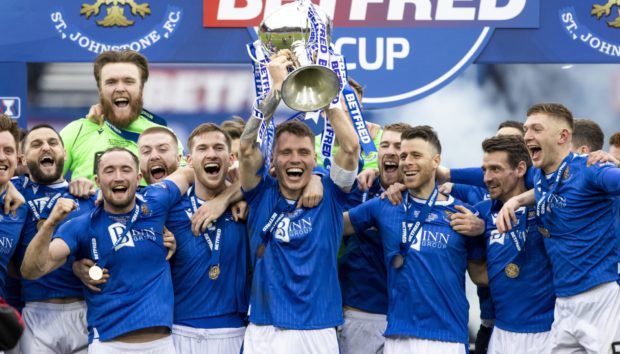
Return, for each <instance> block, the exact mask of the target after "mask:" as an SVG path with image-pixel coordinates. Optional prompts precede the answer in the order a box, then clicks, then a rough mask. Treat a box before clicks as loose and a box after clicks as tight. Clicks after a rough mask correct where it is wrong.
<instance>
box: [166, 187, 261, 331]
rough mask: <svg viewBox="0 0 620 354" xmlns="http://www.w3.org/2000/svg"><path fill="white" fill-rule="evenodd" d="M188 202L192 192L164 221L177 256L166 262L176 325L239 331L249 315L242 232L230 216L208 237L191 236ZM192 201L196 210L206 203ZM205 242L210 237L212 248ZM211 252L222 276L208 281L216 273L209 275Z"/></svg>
mask: <svg viewBox="0 0 620 354" xmlns="http://www.w3.org/2000/svg"><path fill="white" fill-rule="evenodd" d="M192 197H194V196H193V195H192V191H191V189H190V191H188V192H187V193H186V194H185V195H184V196H183V199H181V201H180V202H179V203H177V204H175V205H174V206H173V207H172V209H170V213H169V214H168V220H167V221H166V226H167V227H168V230H170V231H171V232H172V233H173V234H174V236H175V238H176V242H177V250H176V253H175V255H174V257H173V258H172V260H171V262H170V266H171V269H172V285H173V287H174V323H175V324H179V325H184V326H189V327H194V328H232V327H241V326H243V318H245V315H246V313H247V309H248V298H249V289H248V287H249V284H250V282H249V279H248V274H249V272H248V264H249V259H248V258H249V246H248V240H247V232H246V227H245V225H244V224H241V223H237V222H235V221H234V220H233V219H232V214H231V212H230V211H226V213H224V214H223V215H222V216H220V217H219V219H217V221H216V222H214V225H213V226H212V227H210V228H209V229H208V230H207V234H206V235H200V236H194V235H193V234H192V230H191V225H192V223H191V218H192V216H193V214H194V210H193V207H192V203H191V200H190V198H192ZM196 201H197V202H196V207H200V205H202V204H203V203H204V202H203V201H202V200H199V199H197V198H196ZM207 204H208V202H207ZM218 230H219V232H220V236H219V240H218V236H217V233H218ZM205 237H210V243H209V242H208V241H207V239H206V238H205ZM217 242H219V245H217V244H216V243H217ZM211 247H213V248H217V250H216V251H215V252H219V260H218V261H217V264H219V269H220V273H219V274H218V276H217V277H216V278H215V279H212V276H213V275H214V273H210V270H211V267H212V266H213V265H212V264H211V262H210V261H211V257H212V255H213V252H214V251H213V250H212V249H211ZM214 263H215V261H214Z"/></svg>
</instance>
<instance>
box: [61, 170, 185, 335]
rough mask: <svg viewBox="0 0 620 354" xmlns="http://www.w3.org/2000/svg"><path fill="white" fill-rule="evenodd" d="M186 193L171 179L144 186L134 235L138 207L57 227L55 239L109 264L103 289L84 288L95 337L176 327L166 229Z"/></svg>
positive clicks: (81, 255)
mask: <svg viewBox="0 0 620 354" xmlns="http://www.w3.org/2000/svg"><path fill="white" fill-rule="evenodd" d="M180 198H181V195H180V193H179V189H178V188H177V186H176V185H175V184H174V183H172V182H170V181H167V180H164V181H163V182H160V183H156V184H153V185H151V186H148V187H146V188H145V189H143V191H142V195H138V207H139V212H138V217H137V220H136V221H135V223H133V226H132V227H131V232H130V233H131V237H128V234H127V232H126V230H125V225H126V224H127V223H128V222H130V219H131V218H132V217H133V213H134V211H131V212H129V213H126V214H110V213H107V212H106V211H105V210H103V208H101V207H99V208H97V209H95V210H93V211H92V212H91V213H89V214H86V215H81V216H79V217H77V218H73V219H71V220H70V221H68V222H66V223H65V224H63V225H62V226H61V227H60V228H58V229H57V231H56V233H55V236H54V238H60V239H62V240H63V241H64V242H65V243H66V244H67V245H68V246H69V249H70V250H71V254H75V255H77V256H78V257H79V258H90V259H92V260H95V261H96V262H97V263H98V264H102V263H104V264H105V268H107V269H108V272H109V274H110V278H109V279H108V281H107V282H106V283H105V284H103V285H101V286H100V288H101V292H93V291H90V290H88V289H86V288H84V289H85V290H84V294H85V297H86V305H87V306H88V312H87V321H88V330H89V340H90V341H92V340H93V338H99V339H100V340H101V341H107V340H111V339H114V338H116V337H118V336H120V335H123V334H125V333H128V332H131V331H135V330H138V329H143V328H149V327H156V326H165V327H171V326H172V311H173V305H174V295H173V290H172V279H171V276H170V266H169V264H168V262H167V261H166V255H167V253H168V249H166V247H164V244H163V234H162V233H163V228H164V223H165V221H166V217H167V215H168V209H169V208H170V206H172V205H174V204H176V203H178V201H179V200H180ZM113 247H114V248H113Z"/></svg>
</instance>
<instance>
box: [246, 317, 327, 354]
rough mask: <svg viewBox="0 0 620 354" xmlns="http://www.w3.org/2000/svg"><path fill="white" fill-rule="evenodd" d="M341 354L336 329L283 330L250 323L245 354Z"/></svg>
mask: <svg viewBox="0 0 620 354" xmlns="http://www.w3.org/2000/svg"><path fill="white" fill-rule="evenodd" d="M290 353H295V354H339V351H338V339H337V338H336V329H334V328H324V329H314V330H295V329H281V328H276V327H274V326H259V325H255V324H253V323H250V325H249V326H248V328H247V329H246V331H245V339H244V341H243V354H290Z"/></svg>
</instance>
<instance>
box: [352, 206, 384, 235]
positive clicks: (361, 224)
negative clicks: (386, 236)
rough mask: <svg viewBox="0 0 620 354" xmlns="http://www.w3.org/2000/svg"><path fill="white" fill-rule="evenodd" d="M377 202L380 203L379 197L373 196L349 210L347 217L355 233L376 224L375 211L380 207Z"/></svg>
mask: <svg viewBox="0 0 620 354" xmlns="http://www.w3.org/2000/svg"><path fill="white" fill-rule="evenodd" d="M379 203H381V199H380V198H373V199H371V200H369V201H367V202H366V203H362V204H360V205H358V206H356V207H355V208H353V209H351V210H349V219H350V220H351V224H352V225H353V228H354V229H355V232H356V233H361V232H362V231H364V230H366V229H368V228H370V227H372V226H376V225H375V212H377V211H379V210H380V208H381V207H380V205H379Z"/></svg>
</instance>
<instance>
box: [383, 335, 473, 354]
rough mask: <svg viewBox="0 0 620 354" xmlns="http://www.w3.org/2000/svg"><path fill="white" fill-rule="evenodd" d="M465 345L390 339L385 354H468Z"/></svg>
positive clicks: (386, 341) (397, 338)
mask: <svg viewBox="0 0 620 354" xmlns="http://www.w3.org/2000/svg"><path fill="white" fill-rule="evenodd" d="M465 349H466V348H465V344H463V343H454V342H441V341H437V340H430V339H422V338H416V337H388V338H387V339H386V340H385V351H384V353H385V354H404V353H407V354H466V353H467V351H466V350H465Z"/></svg>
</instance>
